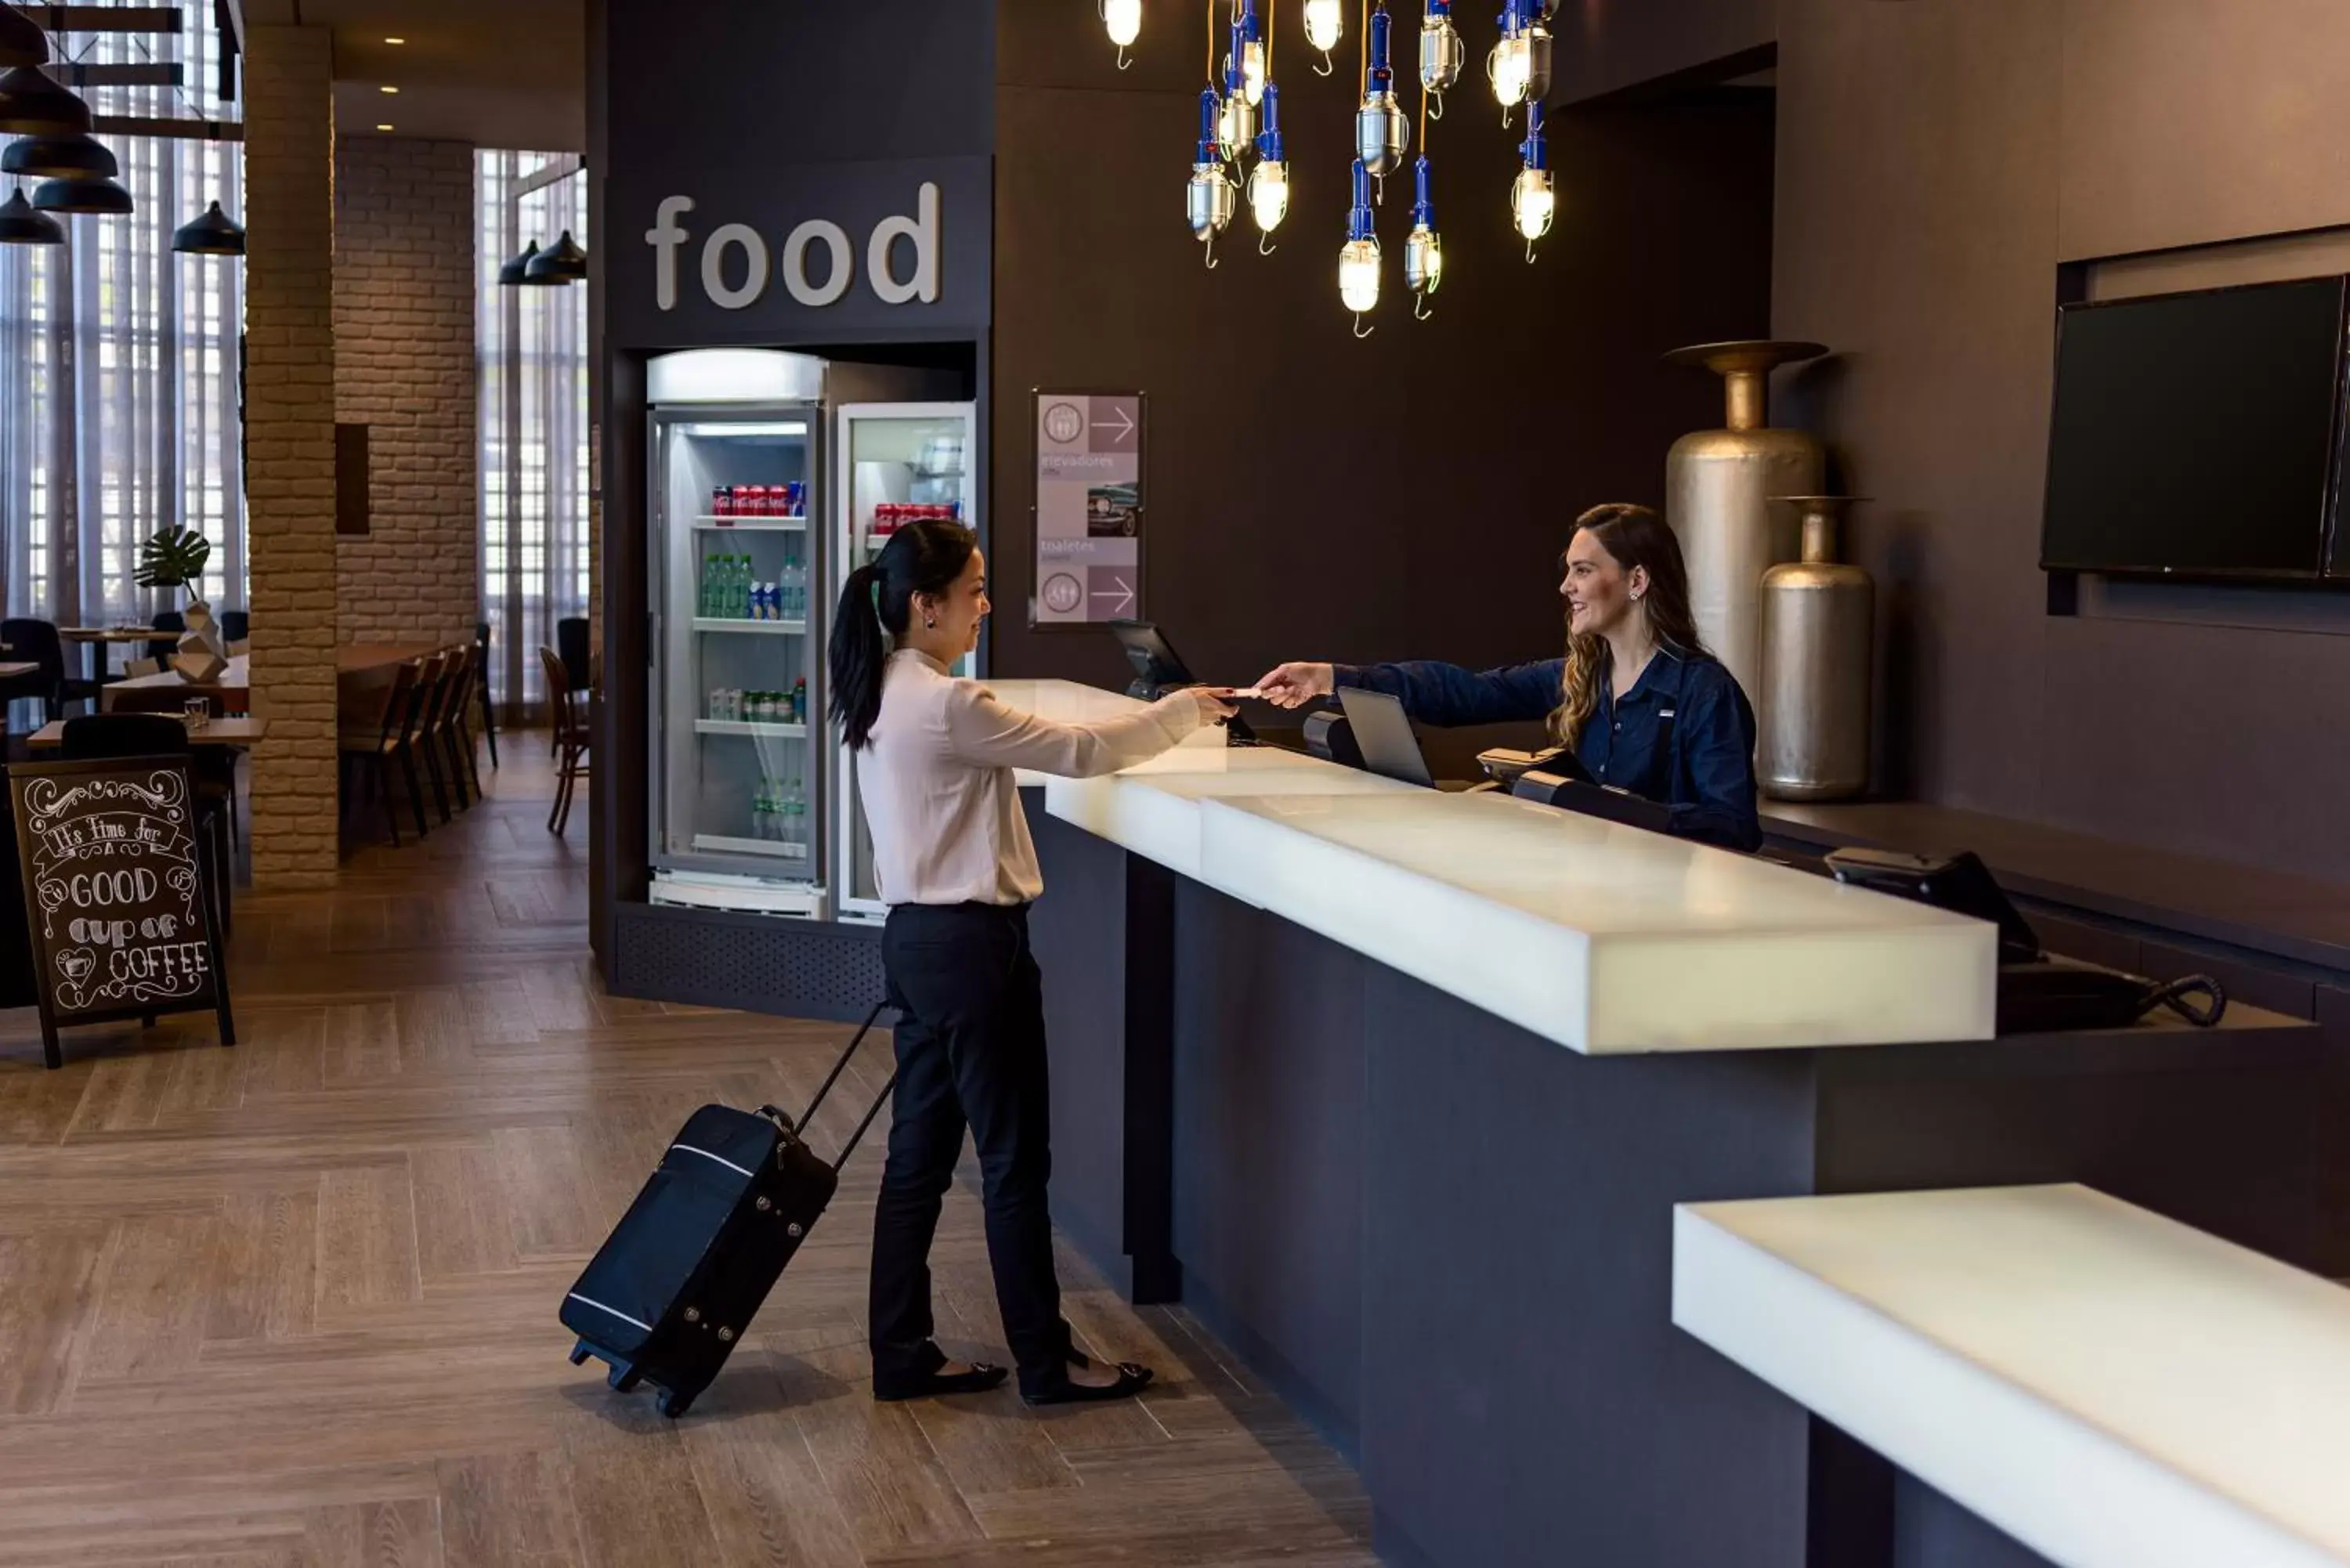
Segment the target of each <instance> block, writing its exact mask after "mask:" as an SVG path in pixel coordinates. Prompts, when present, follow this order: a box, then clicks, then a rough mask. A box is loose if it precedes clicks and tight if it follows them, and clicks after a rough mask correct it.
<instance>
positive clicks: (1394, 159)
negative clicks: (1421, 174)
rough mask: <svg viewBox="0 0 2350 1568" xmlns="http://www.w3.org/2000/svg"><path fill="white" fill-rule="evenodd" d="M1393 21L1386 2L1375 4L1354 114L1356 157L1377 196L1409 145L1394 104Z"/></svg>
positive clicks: (1408, 125) (1407, 124)
mask: <svg viewBox="0 0 2350 1568" xmlns="http://www.w3.org/2000/svg"><path fill="white" fill-rule="evenodd" d="M1394 30H1395V19H1394V18H1393V17H1391V16H1388V0H1378V9H1377V10H1375V11H1373V12H1372V13H1371V32H1370V50H1369V61H1368V64H1367V65H1366V67H1364V70H1363V106H1362V108H1360V109H1357V110H1356V112H1355V156H1356V157H1357V158H1359V159H1361V160H1362V161H1363V167H1364V168H1365V169H1366V170H1367V171H1370V173H1371V174H1373V175H1374V176H1376V177H1377V178H1378V181H1379V194H1380V195H1381V196H1382V197H1384V196H1385V195H1386V194H1387V177H1388V175H1389V174H1391V173H1393V172H1395V171H1397V170H1398V169H1400V168H1402V167H1403V155H1404V151H1405V150H1406V149H1407V148H1409V146H1410V145H1411V121H1410V120H1409V119H1407V118H1406V117H1405V115H1404V112H1403V109H1402V108H1401V107H1400V106H1399V104H1397V102H1396V95H1395V65H1394V56H1393V54H1392V52H1391V44H1392V42H1393V35H1394Z"/></svg>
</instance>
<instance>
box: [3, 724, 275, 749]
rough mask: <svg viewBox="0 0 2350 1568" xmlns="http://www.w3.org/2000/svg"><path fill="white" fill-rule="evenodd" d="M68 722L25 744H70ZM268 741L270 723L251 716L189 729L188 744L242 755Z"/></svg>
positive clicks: (47, 727)
mask: <svg viewBox="0 0 2350 1568" xmlns="http://www.w3.org/2000/svg"><path fill="white" fill-rule="evenodd" d="M66 724H67V721H66V720H63V719H57V720H53V721H51V722H48V723H47V724H44V725H42V726H41V727H40V728H39V729H37V730H36V731H34V732H33V733H32V734H31V736H30V737H28V738H27V739H26V742H25V743H26V745H27V746H30V747H31V748H32V749H33V750H35V751H36V752H46V751H55V750H56V749H57V747H59V746H62V745H64V744H65V743H66ZM268 738H269V721H268V720H266V719H255V718H253V717H251V716H249V715H247V716H244V717H238V718H228V719H213V720H210V721H208V722H205V723H203V724H199V725H191V726H190V727H189V729H188V743H189V744H190V745H192V746H200V747H201V746H227V747H230V748H232V749H233V750H235V751H240V752H241V751H244V749H245V748H246V747H248V746H255V745H258V744H260V743H261V742H263V741H265V740H267V739H268Z"/></svg>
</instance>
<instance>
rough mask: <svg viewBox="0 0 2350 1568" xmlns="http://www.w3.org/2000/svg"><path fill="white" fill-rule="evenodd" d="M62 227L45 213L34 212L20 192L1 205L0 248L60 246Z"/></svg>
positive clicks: (62, 240)
mask: <svg viewBox="0 0 2350 1568" xmlns="http://www.w3.org/2000/svg"><path fill="white" fill-rule="evenodd" d="M65 243H66V231H65V225H64V224H62V223H58V222H57V220H56V219H55V218H52V217H50V216H49V215H48V214H47V213H36V212H35V211H34V210H33V204H32V203H31V202H27V201H26V200H25V192H23V191H22V190H21V189H20V190H18V191H16V192H14V193H13V194H11V195H10V196H9V198H8V200H7V201H5V202H0V245H61V244H65Z"/></svg>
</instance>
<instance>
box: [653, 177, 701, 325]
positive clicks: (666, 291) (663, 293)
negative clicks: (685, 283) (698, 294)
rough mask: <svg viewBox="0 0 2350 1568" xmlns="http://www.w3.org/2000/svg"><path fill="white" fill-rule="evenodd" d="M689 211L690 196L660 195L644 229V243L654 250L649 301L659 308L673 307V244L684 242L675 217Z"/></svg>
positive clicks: (675, 266) (675, 281) (674, 271)
mask: <svg viewBox="0 0 2350 1568" xmlns="http://www.w3.org/2000/svg"><path fill="white" fill-rule="evenodd" d="M691 211H693V198H692V197H691V196H664V197H662V198H661V204H660V207H658V208H656V209H655V210H654V214H653V226H652V227H651V228H650V229H647V230H646V231H645V244H649V245H650V246H652V247H653V250H654V251H655V252H656V253H657V254H655V256H654V258H653V303H654V304H656V305H658V306H660V307H661V308H662V309H663V310H675V309H676V308H677V247H678V246H680V245H681V244H685V231H684V230H683V229H681V228H679V227H678V226H677V220H678V219H679V217H681V215H683V214H684V213H691Z"/></svg>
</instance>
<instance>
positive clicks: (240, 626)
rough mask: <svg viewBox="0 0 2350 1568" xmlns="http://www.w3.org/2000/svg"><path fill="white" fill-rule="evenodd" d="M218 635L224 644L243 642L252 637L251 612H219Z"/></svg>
mask: <svg viewBox="0 0 2350 1568" xmlns="http://www.w3.org/2000/svg"><path fill="white" fill-rule="evenodd" d="M220 634H221V640H222V641H224V642H243V641H244V640H245V639H247V638H249V637H251V636H252V635H253V612H252V611H250V610H223V611H221V612H220Z"/></svg>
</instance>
